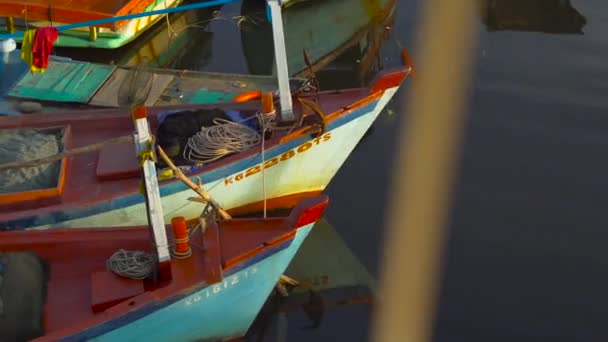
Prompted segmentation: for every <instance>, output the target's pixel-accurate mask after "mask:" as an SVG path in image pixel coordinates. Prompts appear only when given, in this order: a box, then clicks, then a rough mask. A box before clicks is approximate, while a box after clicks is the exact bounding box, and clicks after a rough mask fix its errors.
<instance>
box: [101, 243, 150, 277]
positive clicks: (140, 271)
mask: <svg viewBox="0 0 608 342" xmlns="http://www.w3.org/2000/svg"><path fill="white" fill-rule="evenodd" d="M154 261H155V260H154V256H153V255H152V254H148V253H145V252H142V251H126V250H124V249H119V250H118V251H116V252H114V254H112V256H111V257H110V258H109V259H108V260H107V261H106V267H107V268H108V270H110V271H112V272H114V273H116V274H118V275H120V276H123V277H126V278H131V279H145V278H147V277H148V276H149V275H150V274H151V273H152V270H153V268H154Z"/></svg>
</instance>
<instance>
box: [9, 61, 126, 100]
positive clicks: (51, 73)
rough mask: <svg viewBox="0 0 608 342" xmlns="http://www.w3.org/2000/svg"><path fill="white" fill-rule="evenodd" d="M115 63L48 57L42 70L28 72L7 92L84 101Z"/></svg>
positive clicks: (38, 97) (107, 74) (30, 96)
mask: <svg viewBox="0 0 608 342" xmlns="http://www.w3.org/2000/svg"><path fill="white" fill-rule="evenodd" d="M115 68H116V67H115V66H112V65H104V64H96V63H86V62H85V63H83V62H76V61H57V60H51V61H50V62H49V66H48V68H47V69H46V71H45V72H44V73H41V74H32V73H27V74H26V75H24V76H23V78H22V79H21V80H19V82H17V84H16V85H15V86H14V87H13V88H12V89H11V90H10V91H9V93H8V96H11V97H19V98H32V99H36V100H41V101H58V102H79V103H87V102H88V101H89V99H90V98H91V96H92V95H93V94H94V93H95V91H97V89H99V87H100V86H101V85H102V84H104V82H105V81H106V79H107V78H108V77H109V76H110V75H111V74H112V72H113V71H114V69H115Z"/></svg>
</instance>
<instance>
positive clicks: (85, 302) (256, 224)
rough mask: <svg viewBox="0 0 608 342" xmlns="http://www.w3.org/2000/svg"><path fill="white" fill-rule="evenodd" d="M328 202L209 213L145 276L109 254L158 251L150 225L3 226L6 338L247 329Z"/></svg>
mask: <svg viewBox="0 0 608 342" xmlns="http://www.w3.org/2000/svg"><path fill="white" fill-rule="evenodd" d="M326 205H327V197H325V196H319V197H310V198H307V199H304V200H302V201H300V202H299V203H298V204H297V205H296V206H295V207H293V208H292V209H291V211H290V212H289V213H288V214H287V215H284V216H280V217H279V216H276V217H273V218H267V219H261V218H243V219H231V220H228V221H221V222H219V223H216V222H214V221H213V220H211V221H207V223H206V226H205V227H206V228H205V230H204V232H203V230H201V229H190V233H188V234H189V239H188V242H187V243H188V244H189V245H190V247H189V249H190V252H191V255H190V256H188V257H185V258H177V257H175V255H174V257H173V258H171V260H170V261H169V266H168V267H169V268H170V270H169V271H168V272H163V271H159V272H156V273H155V272H152V275H151V276H149V277H147V278H145V279H132V278H125V277H124V276H119V275H117V274H116V270H115V269H111V270H108V266H107V260H108V258H110V257H111V256H112V255H113V253H115V252H116V251H119V250H121V249H123V250H127V251H139V252H144V253H148V254H147V255H152V254H153V250H154V248H153V247H152V240H153V239H152V237H151V232H150V229H149V228H148V227H147V226H144V227H119V228H105V229H104V228H94V229H57V230H43V231H39V230H30V231H12V232H1V233H0V265H2V268H0V276H1V279H2V282H0V298H1V299H2V303H3V315H2V316H1V317H0V340H3V341H15V340H30V339H33V340H34V341H58V340H78V341H81V340H92V339H94V340H96V341H134V340H140V339H142V340H146V341H193V340H205V341H207V340H213V341H216V340H226V339H230V338H235V337H239V336H242V335H244V334H245V333H246V331H247V329H248V328H249V326H250V325H251V324H252V322H253V320H254V319H255V317H256V314H257V313H258V311H259V310H260V308H261V307H262V305H263V304H264V301H265V300H266V298H267V297H268V295H269V294H270V293H271V291H272V289H273V288H274V286H275V285H276V283H277V282H278V281H279V278H280V276H281V275H282V273H283V271H284V270H285V268H286V267H287V265H288V264H289V263H290V261H291V259H292V258H293V257H294V255H295V253H296V252H297V251H298V249H299V248H300V246H301V244H302V242H303V241H304V239H305V238H306V236H307V235H308V234H309V232H310V231H311V229H312V228H313V226H314V223H315V222H316V221H317V220H318V219H319V218H320V216H321V215H322V213H323V211H324V209H325V207H326ZM269 209H272V208H269ZM177 221H178V220H175V222H177ZM177 225H178V224H177V223H176V224H175V225H174V230H173V231H174V232H177V230H176V229H175V226H177ZM167 228H168V229H169V230H168V234H171V229H170V227H167ZM175 234H177V233H175ZM175 236H177V235H175ZM175 236H174V238H173V241H174V243H176V242H177V241H178V239H177V238H176V237H175ZM180 243H183V241H181V242H180ZM175 250H177V247H175ZM114 261H116V260H114ZM151 262H153V261H151ZM25 302H27V303H28V304H29V305H24V303H25Z"/></svg>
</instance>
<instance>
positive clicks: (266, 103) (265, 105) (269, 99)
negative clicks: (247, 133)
mask: <svg viewBox="0 0 608 342" xmlns="http://www.w3.org/2000/svg"><path fill="white" fill-rule="evenodd" d="M272 112H274V96H272V93H270V92H268V93H264V95H262V113H264V114H268V113H272Z"/></svg>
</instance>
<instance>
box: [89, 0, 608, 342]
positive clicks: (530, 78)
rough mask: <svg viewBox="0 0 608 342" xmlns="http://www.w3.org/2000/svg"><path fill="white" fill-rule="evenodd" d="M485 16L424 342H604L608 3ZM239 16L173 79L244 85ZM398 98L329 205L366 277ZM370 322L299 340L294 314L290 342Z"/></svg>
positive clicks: (397, 29) (496, 8)
mask: <svg viewBox="0 0 608 342" xmlns="http://www.w3.org/2000/svg"><path fill="white" fill-rule="evenodd" d="M353 1H358V0H353ZM487 3H488V5H490V6H491V7H492V10H488V12H487V14H485V15H481V14H480V17H479V30H480V37H479V38H480V40H479V48H478V49H477V51H476V53H475V54H474V55H475V58H476V60H475V72H474V75H473V80H474V82H473V89H472V94H471V97H470V101H469V108H468V116H467V124H466V129H467V131H466V139H465V140H466V141H465V144H464V147H463V151H462V158H461V165H460V170H459V177H458V182H457V188H456V192H455V195H454V203H455V205H454V209H453V214H452V220H451V223H450V226H449V229H450V238H449V243H448V250H447V252H446V258H445V266H446V268H445V273H444V281H443V282H442V291H441V298H440V305H439V310H438V317H437V324H436V330H435V333H436V334H435V335H436V336H435V340H436V341H608V331H607V329H608V328H605V326H606V325H605V321H606V317H608V293H607V291H608V248H606V245H607V243H608V215H607V213H608V110H607V109H608V103H607V102H606V101H605V99H606V91H607V90H608V40H607V39H606V33H607V32H608V2H605V1H601V0H586V1H583V0H581V1H575V0H571V1H568V0H496V1H490V0H488V1H487ZM418 5H419V3H418V1H413V0H399V2H398V9H397V16H396V23H395V25H394V27H393V28H392V31H393V32H392V36H391V37H392V38H391V40H388V41H386V42H385V44H384V46H383V51H382V61H383V64H384V65H385V66H391V65H395V64H397V63H399V58H398V57H399V55H398V53H399V49H398V47H397V44H396V43H395V42H394V39H395V38H397V39H398V40H399V41H400V42H401V43H402V44H403V45H405V46H406V47H407V48H409V49H410V50H411V49H413V46H414V44H413V42H414V39H413V38H414V36H415V33H416V31H415V30H416V25H417V23H418ZM239 13H240V4H234V5H228V6H225V7H224V8H222V10H221V14H220V15H221V16H222V17H221V18H224V20H213V21H211V22H209V25H208V26H207V27H206V29H205V28H201V29H200V30H199V31H197V32H198V33H195V34H194V37H199V38H201V37H203V36H204V39H203V38H201V40H200V41H197V42H196V44H195V47H194V48H191V50H190V52H188V53H189V54H190V56H189V57H188V58H185V59H184V60H185V61H186V62H179V63H182V64H179V63H177V62H176V63H177V64H175V63H174V65H171V66H172V67H185V68H192V69H199V70H209V71H222V72H248V71H249V67H248V64H247V61H246V60H245V58H244V57H243V51H242V46H241V43H240V42H241V40H240V39H241V38H240V32H239V29H238V26H237V25H236V24H235V20H237V19H234V17H235V16H237V15H239ZM206 15H209V13H202V14H201V16H203V17H204V16H206ZM216 16H217V14H216ZM412 52H413V54H414V56H415V53H416V51H413V50H412ZM89 57H92V56H89ZM95 57H97V58H98V59H100V60H102V59H105V60H108V59H110V60H111V59H113V58H114V57H112V56H101V55H96V56H95ZM351 62H352V61H351ZM445 62H446V63H449V62H450V58H449V56H445ZM416 63H417V64H418V65H423V64H424V61H420V60H416ZM347 64H348V62H347ZM332 79H333V81H336V80H338V81H339V79H340V77H330V78H328V79H327V81H326V82H328V83H329V82H330V81H331V80H332ZM326 84H327V83H326ZM403 96H404V92H403V91H402V92H400V93H399V94H398V95H397V99H396V100H395V101H393V103H391V104H390V105H389V109H388V110H387V111H385V112H384V113H383V114H382V115H381V117H380V118H379V119H378V121H377V122H376V123H375V125H374V127H373V130H372V131H371V133H370V134H369V135H368V136H367V137H366V138H365V140H364V141H363V142H362V143H361V144H360V145H359V147H358V148H357V149H356V150H355V151H354V152H353V154H352V155H351V156H350V158H349V160H348V162H347V163H346V164H345V165H344V167H343V168H342V169H341V170H340V171H339V173H338V174H337V176H336V177H335V178H334V180H333V181H332V183H331V184H330V186H329V188H328V189H327V193H328V194H329V195H330V196H331V199H332V202H331V205H330V208H329V210H328V213H327V218H328V220H329V222H331V223H332V224H333V225H334V227H335V228H336V229H337V230H338V231H339V232H340V234H341V235H342V237H343V238H344V239H345V240H346V241H347V242H348V244H349V246H350V247H351V249H352V250H353V251H354V253H355V254H356V255H357V256H358V257H359V258H360V259H361V260H362V262H363V264H364V265H365V266H367V267H368V268H369V269H370V271H371V272H372V273H373V274H375V275H377V270H378V267H377V263H378V255H379V251H380V249H381V243H382V235H383V225H384V219H383V217H384V214H385V205H386V203H387V198H388V191H389V190H388V189H389V175H390V172H391V167H392V163H393V159H394V157H395V156H394V150H395V148H394V143H395V137H396V134H397V132H396V130H395V127H396V123H397V122H398V121H399V120H401V119H402V118H403V116H404V113H402V112H401V109H400V108H401V104H402V102H401V99H402V98H403ZM328 257H331V255H328ZM403 305H407V303H403ZM370 317H371V307H370V306H367V305H355V306H347V307H341V308H338V309H333V310H331V311H327V312H326V313H325V315H324V318H323V321H322V323H321V326H320V327H318V328H317V329H314V330H305V329H302V328H301V327H302V326H305V325H307V324H308V322H307V320H306V318H305V316H304V314H303V313H300V312H294V313H291V314H290V315H289V333H288V340H290V341H337V340H340V341H341V340H344V341H365V340H368V334H369V319H370Z"/></svg>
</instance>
